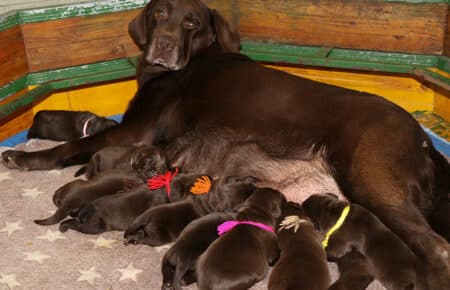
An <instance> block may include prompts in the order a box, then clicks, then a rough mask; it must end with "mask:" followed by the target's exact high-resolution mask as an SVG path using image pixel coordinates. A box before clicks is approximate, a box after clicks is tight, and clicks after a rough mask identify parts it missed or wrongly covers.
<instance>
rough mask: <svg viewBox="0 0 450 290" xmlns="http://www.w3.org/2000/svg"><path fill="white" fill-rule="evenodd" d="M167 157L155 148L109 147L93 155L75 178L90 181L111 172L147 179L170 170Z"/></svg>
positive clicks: (144, 146) (142, 146)
mask: <svg viewBox="0 0 450 290" xmlns="http://www.w3.org/2000/svg"><path fill="white" fill-rule="evenodd" d="M168 163H169V162H168V159H167V156H166V155H165V154H164V153H163V152H162V151H161V150H160V149H159V148H158V147H155V146H146V145H141V146H109V147H106V148H103V149H102V150H99V151H97V152H96V153H95V154H94V155H92V157H91V159H90V160H89V162H88V164H87V165H86V166H85V167H82V168H80V169H79V170H78V171H77V172H76V173H75V176H79V175H81V174H83V173H84V174H85V175H86V177H87V178H88V179H90V178H92V177H93V176H95V175H97V174H99V173H101V172H107V171H110V170H113V169H115V170H123V171H130V172H135V173H136V174H138V175H139V176H141V178H143V179H146V178H149V177H152V176H154V175H156V174H158V173H161V172H165V171H167V170H168V169H169V164H168Z"/></svg>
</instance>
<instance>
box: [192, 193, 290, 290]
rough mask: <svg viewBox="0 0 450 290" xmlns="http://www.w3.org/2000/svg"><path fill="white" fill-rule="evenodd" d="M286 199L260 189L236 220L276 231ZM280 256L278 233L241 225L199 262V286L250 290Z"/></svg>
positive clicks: (207, 252)
mask: <svg viewBox="0 0 450 290" xmlns="http://www.w3.org/2000/svg"><path fill="white" fill-rule="evenodd" d="M285 203H286V199H285V197H284V196H283V195H282V194H281V193H280V192H279V191H276V190H273V189H270V188H257V189H256V190H255V192H254V193H253V194H252V195H251V196H250V197H249V198H248V199H247V200H246V201H245V202H244V204H243V205H242V208H241V209H240V210H239V212H238V214H237V216H236V220H238V221H251V222H257V223H259V224H263V225H265V226H266V227H267V226H268V227H272V229H274V228H275V226H276V222H277V220H278V218H279V217H280V215H281V208H282V207H283V206H284V204H285ZM278 257H279V248H278V244H277V236H276V234H275V232H269V231H268V230H266V229H262V228H259V227H256V226H254V225H248V224H238V225H237V226H236V227H235V228H233V229H231V230H230V231H229V232H226V233H224V234H223V235H222V236H221V237H220V238H218V239H217V240H215V241H214V242H213V243H212V244H211V246H209V248H208V249H207V250H206V251H205V252H204V253H203V254H202V255H201V256H200V258H199V260H198V263H197V268H196V272H197V283H198V287H199V289H201V290H205V289H224V290H225V289H248V288H250V287H251V286H252V285H253V284H255V283H256V282H258V281H260V280H262V279H263V278H264V277H265V276H266V274H267V271H268V270H269V265H271V264H273V263H275V262H276V260H277V259H278Z"/></svg>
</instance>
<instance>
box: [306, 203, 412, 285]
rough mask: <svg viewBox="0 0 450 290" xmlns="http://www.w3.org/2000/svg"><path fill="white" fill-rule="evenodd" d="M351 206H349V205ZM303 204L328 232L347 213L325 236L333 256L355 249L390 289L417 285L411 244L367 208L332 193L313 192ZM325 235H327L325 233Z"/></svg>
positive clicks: (317, 223) (316, 223) (308, 213)
mask: <svg viewBox="0 0 450 290" xmlns="http://www.w3.org/2000/svg"><path fill="white" fill-rule="evenodd" d="M348 206H349V207H348ZM302 207H303V209H304V211H305V213H306V214H307V215H308V216H309V217H310V218H311V220H312V221H313V222H314V225H315V226H316V229H318V230H319V232H321V233H326V232H328V231H329V230H330V228H332V227H333V226H334V225H336V224H339V223H337V221H338V219H340V217H341V220H342V219H343V218H344V217H345V210H344V209H345V208H347V209H349V212H348V215H347V216H346V218H345V220H344V221H343V223H342V225H341V226H340V227H338V228H337V230H336V231H334V233H332V234H331V235H330V236H329V240H328V245H326V240H327V238H325V239H324V242H323V244H324V246H325V247H326V252H327V256H328V258H329V259H330V260H335V259H338V258H341V257H343V256H344V255H345V254H347V253H349V252H350V251H352V250H353V249H354V250H356V251H358V252H359V253H361V254H362V255H364V256H365V257H366V258H367V259H368V261H369V263H370V264H372V265H373V272H374V276H375V278H377V279H378V280H380V281H381V282H382V283H383V285H384V286H385V287H386V288H387V289H399V290H400V289H402V290H403V289H417V288H418V287H419V286H418V283H417V278H418V275H417V270H416V269H417V268H416V267H417V258H416V256H415V255H414V254H413V252H412V251H411V250H410V249H409V247H408V246H407V245H406V244H405V243H404V242H403V241H402V240H401V239H400V238H399V237H398V236H396V235H395V234H394V233H393V232H391V230H389V229H388V228H387V227H386V226H385V225H384V224H383V223H382V222H381V221H380V220H379V219H378V218H377V217H376V216H375V215H374V214H372V213H371V212H370V211H368V210H367V209H365V208H363V207H361V206H359V205H357V204H353V203H352V204H349V203H348V202H345V201H341V200H338V199H337V198H336V197H335V196H333V195H318V194H315V195H312V196H311V197H309V198H308V199H306V200H305V201H304V202H303V204H302ZM325 237H326V236H325Z"/></svg>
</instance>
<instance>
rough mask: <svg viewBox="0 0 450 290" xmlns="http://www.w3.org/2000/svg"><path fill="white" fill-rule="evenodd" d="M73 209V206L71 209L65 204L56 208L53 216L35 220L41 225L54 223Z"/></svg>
mask: <svg viewBox="0 0 450 290" xmlns="http://www.w3.org/2000/svg"><path fill="white" fill-rule="evenodd" d="M71 210H72V209H71V208H70V209H69V208H68V206H67V205H64V204H63V205H62V206H61V207H60V208H58V209H57V210H56V212H55V213H54V214H53V215H52V216H50V217H48V218H46V219H42V220H34V222H35V223H36V224H38V225H41V226H49V225H54V224H57V223H59V222H60V221H62V220H63V219H64V218H65V217H67V216H68V215H69V213H70V212H71Z"/></svg>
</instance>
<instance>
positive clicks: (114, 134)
mask: <svg viewBox="0 0 450 290" xmlns="http://www.w3.org/2000/svg"><path fill="white" fill-rule="evenodd" d="M142 141H144V142H145V141H148V142H150V143H151V142H152V141H153V130H152V129H143V128H142V127H140V126H135V124H133V123H129V124H127V125H122V124H120V125H117V126H114V127H111V128H109V129H107V130H105V131H103V132H101V133H99V134H97V135H93V136H89V137H86V138H82V139H78V140H74V141H69V142H67V143H64V144H61V145H58V146H56V147H53V148H50V149H46V150H41V151H35V152H24V151H16V150H8V151H5V152H3V153H2V161H3V163H4V164H5V165H6V166H7V167H9V168H15V169H21V170H49V169H53V168H62V167H65V166H69V165H74V164H81V163H85V162H87V161H88V160H89V158H90V157H91V156H92V154H94V153H95V152H96V151H98V150H100V149H102V148H104V147H106V146H112V145H123V146H128V145H133V144H135V143H138V142H142Z"/></svg>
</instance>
